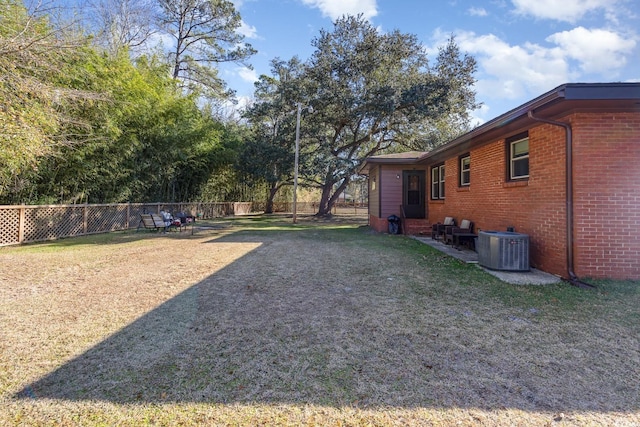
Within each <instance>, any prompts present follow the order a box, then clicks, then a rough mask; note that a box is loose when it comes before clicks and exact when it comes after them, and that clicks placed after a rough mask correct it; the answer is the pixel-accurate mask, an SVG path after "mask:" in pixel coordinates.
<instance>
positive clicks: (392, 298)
mask: <svg viewBox="0 0 640 427" xmlns="http://www.w3.org/2000/svg"><path fill="white" fill-rule="evenodd" d="M313 233H318V231H317V230H315V231H314V230H300V231H299V232H298V233H289V234H288V235H287V236H286V238H283V237H282V236H283V234H282V233H273V234H272V235H270V234H269V233H268V232H264V231H263V232H261V233H260V235H259V237H258V238H257V236H256V235H255V234H254V233H251V232H248V233H233V234H229V235H225V236H222V237H219V238H217V239H212V240H210V241H209V242H207V243H208V244H211V245H215V244H219V243H223V242H248V241H251V240H253V241H254V242H255V241H256V240H259V241H258V242H257V243H260V245H259V246H258V247H257V248H256V249H255V250H253V251H252V252H250V253H247V254H246V255H244V256H243V257H242V258H240V259H238V260H236V261H235V262H234V263H233V264H230V265H228V266H227V267H225V268H223V269H222V270H219V271H218V272H216V273H215V274H213V275H211V276H209V277H207V278H206V279H205V280H202V281H201V282H199V283H197V284H195V285H194V286H192V287H190V288H189V289H187V290H185V291H183V292H182V293H180V294H179V295H177V296H176V297H174V298H172V299H171V300H168V301H166V302H165V303H163V304H162V305H160V306H158V307H157V308H156V309H154V310H153V311H151V312H149V313H147V314H145V315H143V316H142V317H140V318H139V319H137V320H136V321H134V322H133V323H131V324H129V325H128V326H126V327H125V328H123V329H122V330H120V331H118V332H116V333H115V334H113V335H112V336H110V337H109V338H107V339H106V340H104V341H102V342H101V343H99V344H97V345H96V346H94V347H93V348H91V349H89V350H88V351H86V352H85V353H83V354H82V355H80V356H78V357H76V358H75V359H73V360H71V361H69V362H68V363H66V364H64V365H63V366H61V367H60V368H58V369H56V370H55V371H53V372H51V373H49V374H48V375H46V376H44V377H43V378H41V379H39V380H37V381H35V382H33V383H32V384H30V385H29V386H27V387H25V388H24V389H22V390H21V391H19V392H18V393H16V394H15V395H14V398H17V399H44V398H51V399H62V400H70V401H89V400H91V401H108V402H114V403H135V402H148V403H161V402H208V403H255V402H258V403H272V404H280V403H294V404H296V403H305V404H318V405H328V406H334V407H343V406H345V405H356V406H362V407H380V406H383V407H388V406H393V407H435V408H449V407H460V408H485V409H496V408H517V409H520V410H525V411H527V410H531V411H533V410H548V411H571V410H584V411H594V412H598V411H602V412H609V411H618V412H634V411H637V410H638V409H640V404H639V398H638V395H637V389H634V388H633V387H632V386H629V384H633V382H628V381H621V380H620V379H621V378H623V377H626V378H627V379H628V377H629V376H632V377H633V376H634V375H635V377H637V376H638V372H637V365H634V363H633V360H631V361H629V360H625V358H624V356H623V355H618V356H617V357H615V358H612V359H610V360H600V361H599V360H591V359H590V358H589V355H588V354H580V353H581V352H583V351H585V350H588V349H585V348H584V346H582V345H581V343H580V342H576V341H575V340H571V334H570V332H568V333H567V334H566V335H562V336H560V338H548V337H549V336H552V337H553V336H554V334H555V335H558V334H561V330H562V328H561V327H558V328H559V329H558V331H556V330H552V331H549V330H548V329H547V327H548V326H545V324H544V323H543V322H536V321H535V320H532V319H530V318H527V317H526V315H522V316H521V317H518V318H514V319H512V320H511V321H512V324H513V331H505V330H504V329H499V328H498V327H495V326H492V320H493V319H494V318H495V317H499V316H505V315H508V313H509V312H508V311H507V312H504V313H503V312H492V311H491V310H487V311H483V308H482V304H478V305H474V303H473V302H472V301H464V300H461V301H454V300H451V299H448V297H447V291H446V289H445V288H443V287H442V285H439V284H433V283H429V282H428V281H425V282H424V283H423V284H422V285H421V286H422V289H420V292H417V293H416V292H415V290H414V288H413V287H411V286H408V285H406V283H403V282H408V281H409V278H410V276H409V275H404V276H403V274H409V273H403V271H405V270H406V269H407V268H408V267H407V265H403V264H402V261H401V260H397V259H396V260H395V261H396V263H397V264H400V265H398V267H397V268H398V269H397V270H392V269H390V271H388V272H387V274H385V275H383V276H380V275H379V274H380V272H381V271H384V269H383V270H381V264H384V263H386V262H393V261H394V258H393V257H394V256H396V255H397V253H391V254H388V255H386V254H384V253H379V252H375V251H376V250H377V249H376V248H374V249H366V248H365V249H362V252H360V253H357V254H355V255H353V256H354V257H355V259H356V261H357V262H355V263H351V262H348V261H346V260H345V254H344V252H341V251H336V250H335V241H332V240H331V239H314V238H313ZM385 257H388V258H385ZM330 266H333V269H332V270H328V269H327V268H328V267H330ZM426 271H427V270H425V273H424V274H425V275H426V274H427V272H426ZM340 272H343V274H341V273H340ZM376 274H378V276H376ZM432 313H440V314H438V315H437V316H436V315H433V314H432ZM505 313H507V314H505ZM532 316H533V315H532ZM479 331H482V332H481V333H482V334H486V335H487V336H489V337H492V339H491V342H480V343H479V342H478V341H477V339H476V336H475V335H477V334H478V333H480V332H479ZM523 335H524V340H522V336H523ZM517 336H520V339H521V341H518V343H517V344H514V341H513V340H514V339H516V337H517ZM558 336H559V335H558ZM545 337H546V338H545ZM545 339H552V340H554V341H553V342H554V343H555V344H557V342H556V341H557V340H558V339H559V340H566V341H567V350H566V351H567V352H568V353H572V352H573V354H574V355H575V359H574V360H566V359H565V358H564V356H563V355H553V354H548V353H547V352H545V351H544V349H541V348H540V347H541V346H544V345H546V343H545ZM603 339H604V338H603ZM532 340H540V341H539V342H538V343H535V342H531V343H530V345H531V352H530V355H529V356H527V353H526V352H525V353H522V352H521V351H515V350H516V349H515V348H514V345H523V344H522V343H523V342H524V343H526V342H527V341H532ZM518 350H521V349H518ZM523 354H524V356H523ZM636 357H637V353H636ZM505 361H508V363H505ZM606 370H609V371H612V372H615V373H616V374H615V375H609V376H606V377H602V376H598V372H599V371H602V372H604V371H606ZM611 396H616V399H611Z"/></svg>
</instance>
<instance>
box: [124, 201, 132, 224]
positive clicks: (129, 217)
mask: <svg viewBox="0 0 640 427" xmlns="http://www.w3.org/2000/svg"><path fill="white" fill-rule="evenodd" d="M130 225H131V202H127V223H126V224H125V226H124V229H125V230H128V229H129V226H130Z"/></svg>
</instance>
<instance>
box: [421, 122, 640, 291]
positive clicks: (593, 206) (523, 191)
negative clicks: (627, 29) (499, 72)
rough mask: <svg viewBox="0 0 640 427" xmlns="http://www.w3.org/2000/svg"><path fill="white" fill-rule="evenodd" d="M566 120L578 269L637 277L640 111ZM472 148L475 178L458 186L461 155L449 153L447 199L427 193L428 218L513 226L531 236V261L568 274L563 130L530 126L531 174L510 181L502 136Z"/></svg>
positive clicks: (478, 225)
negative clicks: (571, 155)
mask: <svg viewBox="0 0 640 427" xmlns="http://www.w3.org/2000/svg"><path fill="white" fill-rule="evenodd" d="M564 120H565V121H566V120H570V121H571V123H572V128H573V145H574V198H575V201H574V225H575V234H574V236H575V238H574V239H575V240H574V255H575V256H574V270H575V273H576V274H577V275H578V276H579V277H594V278H602V277H609V278H618V279H622V278H636V279H638V278H640V231H639V230H640V113H626V114H622V113H617V114H595V113H593V114H586V113H578V114H573V115H571V116H568V117H566V118H565V119H564ZM509 136H511V135H505V137H509ZM470 154H471V185H470V186H469V187H468V188H459V187H458V173H459V165H458V157H457V156H456V157H455V158H451V159H449V160H447V161H446V162H445V173H446V178H445V185H446V200H445V201H444V202H443V201H432V200H430V199H428V201H429V206H428V209H427V212H428V214H429V215H428V219H429V220H430V221H431V222H438V221H440V222H441V221H442V220H443V219H444V217H445V216H453V217H454V218H455V219H456V221H458V222H460V221H461V220H462V219H470V220H471V221H473V222H474V224H475V229H476V232H477V231H478V230H505V229H506V228H507V227H510V226H512V227H515V229H516V231H517V232H521V233H525V234H528V235H529V236H530V245H531V246H530V254H531V265H532V266H533V267H536V268H539V269H541V270H544V271H547V272H550V273H553V274H556V275H559V276H562V277H565V278H566V277H567V268H568V266H567V262H566V252H567V248H566V240H567V239H566V205H565V200H566V198H565V163H566V160H565V131H564V129H563V128H561V127H558V126H553V125H547V124H540V125H537V126H535V127H533V128H531V129H529V175H530V177H529V180H528V181H524V182H508V181H507V180H506V161H507V155H506V147H505V140H504V139H501V140H497V141H494V142H492V143H490V144H488V145H484V146H482V147H479V148H476V149H474V150H472V151H471V152H470ZM427 174H428V177H429V179H428V181H429V182H428V184H427V187H428V190H429V192H430V188H431V187H430V173H429V172H427Z"/></svg>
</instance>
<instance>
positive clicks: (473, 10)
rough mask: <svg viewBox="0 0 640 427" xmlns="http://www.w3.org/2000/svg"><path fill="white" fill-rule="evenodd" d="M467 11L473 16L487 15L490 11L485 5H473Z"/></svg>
mask: <svg viewBox="0 0 640 427" xmlns="http://www.w3.org/2000/svg"><path fill="white" fill-rule="evenodd" d="M467 13H468V14H469V15H471V16H487V15H489V12H487V10H486V9H485V8H483V7H472V8H470V9H469V10H467Z"/></svg>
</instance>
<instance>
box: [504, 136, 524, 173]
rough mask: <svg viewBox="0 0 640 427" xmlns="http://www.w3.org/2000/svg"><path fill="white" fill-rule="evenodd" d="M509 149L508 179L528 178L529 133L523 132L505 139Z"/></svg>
mask: <svg viewBox="0 0 640 427" xmlns="http://www.w3.org/2000/svg"><path fill="white" fill-rule="evenodd" d="M507 149H508V151H509V163H508V165H509V171H508V172H509V173H508V177H509V179H510V180H516V179H526V178H529V134H528V133H524V134H520V135H516V136H514V137H512V138H509V139H507Z"/></svg>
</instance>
